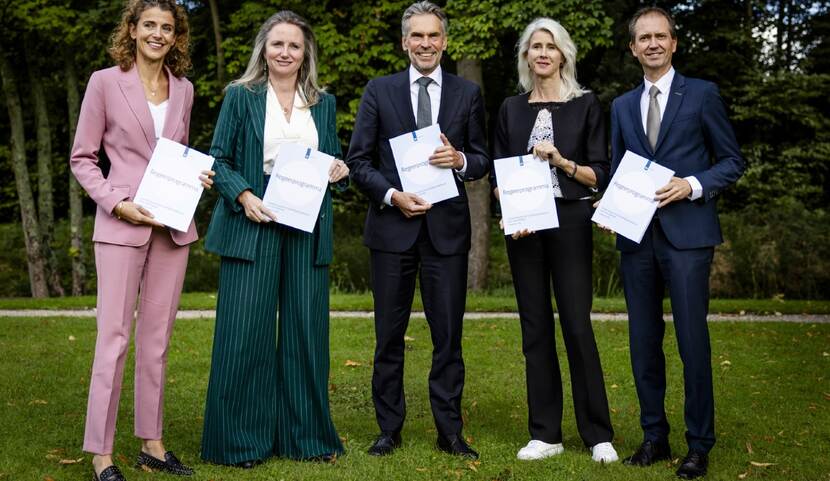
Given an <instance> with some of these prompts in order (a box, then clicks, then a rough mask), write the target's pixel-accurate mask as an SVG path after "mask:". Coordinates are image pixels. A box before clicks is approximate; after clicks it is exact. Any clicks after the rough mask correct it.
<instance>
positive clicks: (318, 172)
mask: <svg viewBox="0 0 830 481" xmlns="http://www.w3.org/2000/svg"><path fill="white" fill-rule="evenodd" d="M332 162H334V157H332V156H330V155H327V154H324V153H322V152H320V151H317V150H314V149H312V148H310V147H306V146H304V145H300V144H294V143H291V144H284V145H283V146H282V147H280V153H279V154H278V155H277V158H276V160H275V161H274V170H273V171H272V172H271V180H270V181H269V182H268V187H267V188H266V189H265V195H264V196H263V197H262V203H263V205H264V206H265V207H266V208H267V209H268V211H269V212H273V214H274V215H275V216H276V219H275V220H276V221H277V223H279V224H283V225H287V226H290V227H294V228H296V229H300V230H302V231H304V232H313V231H314V225H315V224H316V223H317V216H318V215H319V214H320V206H321V205H322V203H323V196H324V195H325V193H326V189H327V188H328V183H329V170H330V169H331V165H332Z"/></svg>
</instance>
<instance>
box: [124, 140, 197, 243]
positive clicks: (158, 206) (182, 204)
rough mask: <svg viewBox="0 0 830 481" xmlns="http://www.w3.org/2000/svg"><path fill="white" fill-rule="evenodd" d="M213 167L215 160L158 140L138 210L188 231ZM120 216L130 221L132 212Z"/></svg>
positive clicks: (139, 195)
mask: <svg viewBox="0 0 830 481" xmlns="http://www.w3.org/2000/svg"><path fill="white" fill-rule="evenodd" d="M212 166H213V157H211V156H209V155H205V154H203V153H201V152H198V151H196V150H194V149H191V148H190V147H187V146H185V145H182V144H180V143H178V142H174V141H172V140H169V139H165V138H163V137H162V138H159V139H158V142H156V148H155V150H153V156H152V157H150V163H149V164H147V169H146V170H145V171H144V177H143V178H142V179H141V184H140V185H139V186H138V191H136V194H135V198H134V200H133V202H134V203H135V204H136V206H135V208H136V209H137V211H138V212H139V213H141V214H142V215H143V216H146V217H148V218H152V219H155V221H156V223H158V224H163V225H166V226H168V227H170V228H172V229H176V230H178V231H182V232H187V228H188V227H189V226H190V222H191V221H192V220H193V213H194V212H195V211H196V205H197V204H198V203H199V197H201V195H202V191H203V189H204V188H205V187H207V188H210V187H209V186H210V184H212V183H213V181H212V180H211V179H210V175H212V174H213V172H210V168H211V167H212ZM206 173H207V175H206ZM117 214H119V216H121V217H124V218H129V212H124V213H121V212H118V213H117ZM145 223H149V224H153V225H157V224H156V223H152V222H146V221H145Z"/></svg>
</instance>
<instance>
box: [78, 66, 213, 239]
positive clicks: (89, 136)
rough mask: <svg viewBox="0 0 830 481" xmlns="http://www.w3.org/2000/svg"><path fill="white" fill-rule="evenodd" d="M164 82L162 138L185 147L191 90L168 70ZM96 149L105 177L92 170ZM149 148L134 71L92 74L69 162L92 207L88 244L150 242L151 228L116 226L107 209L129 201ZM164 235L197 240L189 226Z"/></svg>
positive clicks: (145, 109) (148, 124) (146, 115)
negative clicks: (105, 163)
mask: <svg viewBox="0 0 830 481" xmlns="http://www.w3.org/2000/svg"><path fill="white" fill-rule="evenodd" d="M166 68H167V67H165V69H166ZM167 78H168V80H169V98H168V103H167V114H166V117H165V121H164V129H163V131H162V136H163V137H165V138H168V139H171V140H174V141H176V142H179V143H182V144H185V145H187V143H188V135H189V130H190V109H191V107H192V106H193V84H191V83H190V81H189V80H187V79H185V78H176V77H175V76H173V74H172V73H171V72H170V70H169V69H168V70H167ZM102 145H103V147H104V151H105V152H106V154H107V157H108V158H109V160H110V164H111V167H110V171H109V175H108V176H107V177H104V174H103V172H102V171H101V168H100V167H99V166H98V152H99V149H100V148H101V146H102ZM155 147H156V135H155V129H154V124H153V117H152V115H151V114H150V108H149V106H148V105H147V99H146V97H145V95H144V87H143V86H142V84H141V79H140V78H139V76H138V69H137V68H136V67H135V65H133V67H132V68H131V69H130V70H128V71H126V72H124V71H122V70H121V68H120V67H117V66H115V67H110V68H107V69H104V70H98V71H97V72H95V73H93V74H92V76H91V77H90V79H89V83H88V84H87V88H86V94H85V95H84V101H83V103H82V104H81V114H80V118H79V120H78V130H77V132H76V133H75V143H74V145H73V146H72V155H71V158H70V160H69V164H70V167H71V169H72V172H73V173H74V174H75V178H76V179H78V182H79V183H80V184H81V186H82V187H83V188H84V189H85V190H86V191H87V193H88V194H89V196H90V197H92V200H94V201H95V203H96V204H98V211H97V213H96V215H95V232H94V233H93V236H92V240H93V241H95V242H103V243H107V244H118V245H126V246H140V245H144V244H146V243H147V242H148V241H149V240H150V234H151V232H152V227H151V226H149V225H133V224H131V223H129V222H124V221H122V220H118V219H117V218H116V217H115V215H113V209H115V206H116V205H117V204H118V202H120V201H122V200H131V199H132V198H133V196H134V195H135V193H136V190H137V189H138V185H139V183H140V182H141V178H142V177H143V176H144V170H145V169H146V168H147V163H148V162H149V161H150V157H151V156H152V154H153V149H154V148H155ZM168 231H169V232H170V236H171V237H172V239H173V242H175V243H176V244H178V245H187V244H190V243H192V242H195V241H196V240H197V239H198V235H197V234H196V226H195V224H194V223H193V222H192V221H191V223H190V227H189V228H188V230H187V232H178V231H175V230H171V229H168Z"/></svg>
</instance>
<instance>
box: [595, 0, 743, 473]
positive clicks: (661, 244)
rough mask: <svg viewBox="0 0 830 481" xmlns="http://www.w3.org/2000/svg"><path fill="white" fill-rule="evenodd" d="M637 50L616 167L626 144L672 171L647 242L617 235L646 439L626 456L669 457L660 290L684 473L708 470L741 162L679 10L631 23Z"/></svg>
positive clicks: (616, 135) (656, 11)
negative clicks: (719, 302) (724, 196)
mask: <svg viewBox="0 0 830 481" xmlns="http://www.w3.org/2000/svg"><path fill="white" fill-rule="evenodd" d="M629 33H630V35H631V43H630V48H631V53H632V54H633V55H634V57H636V58H637V60H639V62H640V64H641V65H642V67H643V73H644V74H645V78H644V81H643V83H642V84H640V85H639V86H638V87H637V88H635V89H634V90H631V91H630V92H627V93H625V94H623V95H622V96H620V97H618V98H616V99H615V100H614V103H613V105H612V107H611V155H612V165H611V169H612V171H615V170H616V168H617V166H618V165H619V163H620V159H622V157H623V154H624V153H625V151H626V150H630V151H632V152H633V153H635V154H639V155H641V156H643V157H646V158H648V159H653V160H654V161H655V162H657V163H659V164H661V165H664V166H666V167H668V168H670V169H672V170H674V171H675V177H673V178H672V179H671V181H670V182H669V183H668V184H667V185H666V186H663V187H661V188H660V189H658V190H657V191H656V193H655V198H656V199H657V200H658V201H659V204H658V209H657V213H656V214H655V216H654V219H653V221H652V222H651V224H650V225H649V227H648V229H647V230H646V232H645V235H644V237H643V240H642V241H641V242H640V244H637V243H634V242H631V241H629V240H627V239H625V238H623V237H620V236H618V237H617V248H618V249H619V250H620V251H621V262H620V267H621V273H622V280H623V288H624V290H625V298H626V305H627V307H628V315H629V341H630V348H631V366H632V369H633V371H634V380H635V384H636V386H637V395H638V397H639V399H640V424H641V426H642V428H643V431H644V441H643V443H642V444H641V445H640V447H639V448H638V449H637V451H636V452H635V453H634V454H633V455H632V456H630V457H629V458H627V459H626V460H625V462H626V464H631V465H638V466H647V465H650V464H652V463H654V462H656V461H659V460H661V459H669V458H670V457H671V450H670V448H669V443H668V436H669V424H668V421H667V419H666V412H665V409H664V406H663V403H664V398H665V393H666V371H665V358H664V355H663V335H664V331H665V323H664V321H663V309H662V300H663V293H664V290H665V288H666V287H668V290H669V295H670V297H671V304H672V314H673V317H674V326H675V332H676V335H677V343H678V346H679V349H680V357H681V359H682V361H683V377H684V382H685V394H686V403H685V420H686V442H687V444H688V447H689V451H688V454H687V456H686V457H685V458H684V460H683V462H682V463H681V465H680V467H679V469H678V470H677V476H679V477H680V478H683V479H692V478H696V477H699V476H703V475H704V474H706V470H707V467H708V453H709V450H710V449H711V448H712V446H713V445H714V443H715V405H714V398H713V393H712V369H711V352H710V346H709V330H708V327H707V325H706V315H707V312H708V309H709V270H710V266H711V264H712V256H713V253H714V246H715V245H717V244H720V243H721V242H723V238H722V236H721V231H720V224H719V223H718V214H717V210H716V207H715V201H716V200H717V197H718V194H720V193H721V191H723V190H724V189H725V188H726V187H728V186H729V185H731V184H733V183H735V181H737V180H738V178H739V177H740V176H741V174H742V173H743V170H744V162H743V159H742V158H741V153H740V149H739V147H738V144H737V141H736V140H735V134H734V132H733V131H732V127H731V125H730V124H729V119H728V118H727V115H726V108H725V106H724V103H723V100H722V99H721V97H720V95H719V93H718V89H717V87H716V86H715V85H714V84H712V83H710V82H706V81H703V80H698V79H693V78H686V77H684V76H682V75H680V74H679V73H677V72H675V70H674V68H673V67H672V63H671V59H672V54H673V53H674V52H675V50H676V49H677V37H676V34H675V28H674V20H673V19H672V17H671V15H669V13H668V12H666V11H665V10H663V9H660V8H656V7H649V8H644V9H641V10H640V11H638V12H637V13H636V14H635V15H634V17H633V18H632V19H631V22H630V24H629Z"/></svg>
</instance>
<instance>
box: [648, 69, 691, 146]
mask: <svg viewBox="0 0 830 481" xmlns="http://www.w3.org/2000/svg"><path fill="white" fill-rule="evenodd" d="M685 94H686V78H685V77H683V76H682V75H680V74H679V73H676V72H675V74H674V79H673V80H672V83H671V88H670V89H669V98H668V103H667V104H666V111H665V112H663V120H661V121H660V133H659V134H658V135H657V145H656V146H655V148H654V151H655V152H657V151H658V150H660V145H661V144H662V143H663V140H665V138H666V135H667V134H668V132H669V126H670V125H671V123H672V122H673V121H674V117H675V116H676V115H677V111H678V110H680V105H681V104H682V103H683V97H684V95H685Z"/></svg>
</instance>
